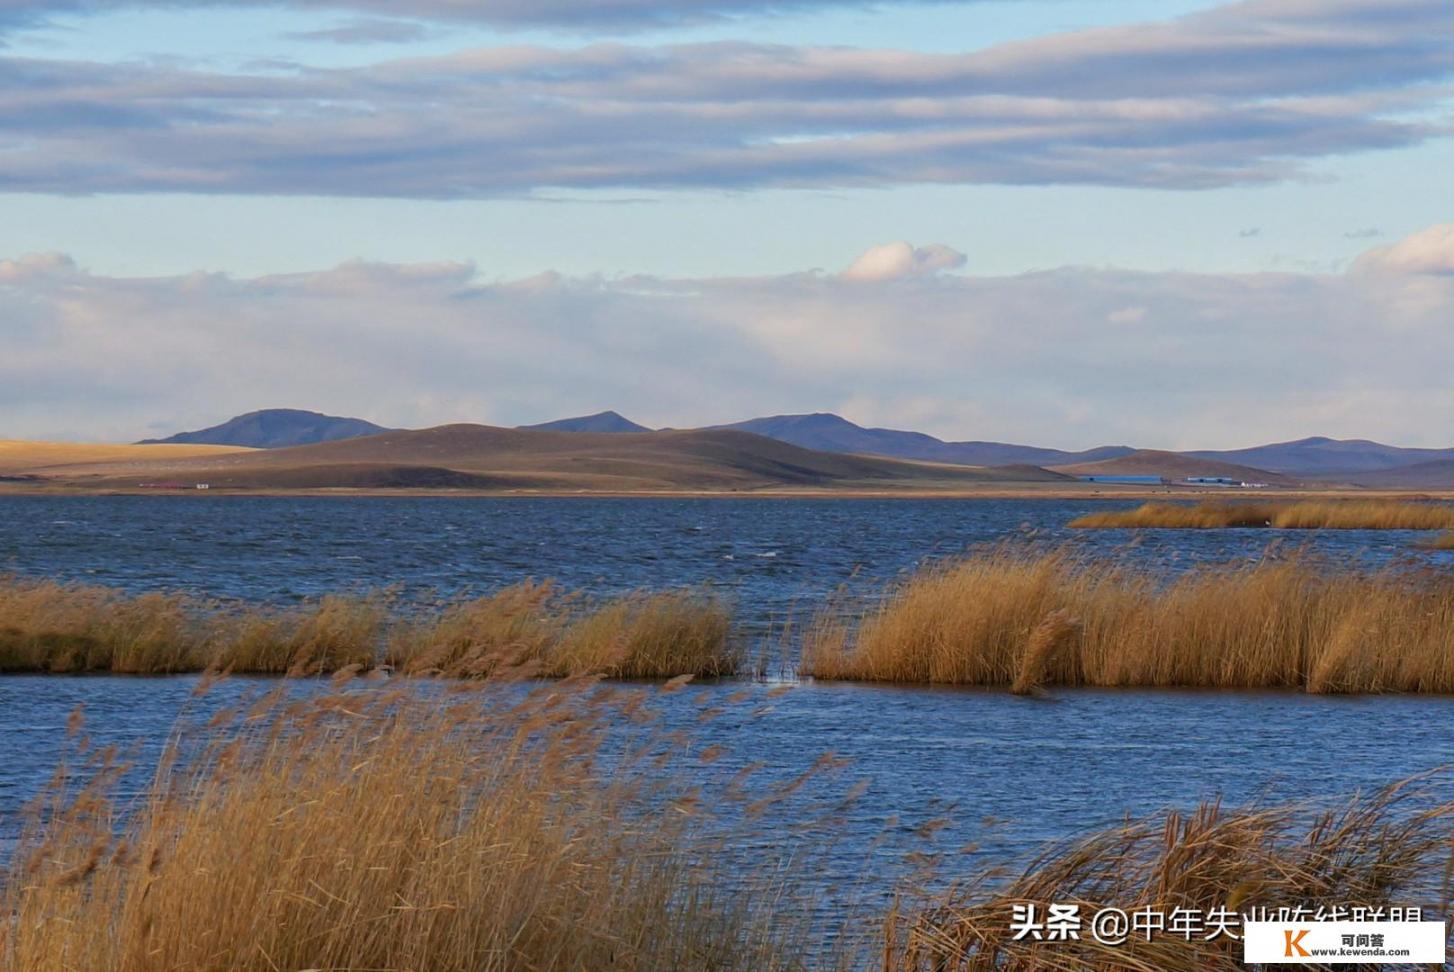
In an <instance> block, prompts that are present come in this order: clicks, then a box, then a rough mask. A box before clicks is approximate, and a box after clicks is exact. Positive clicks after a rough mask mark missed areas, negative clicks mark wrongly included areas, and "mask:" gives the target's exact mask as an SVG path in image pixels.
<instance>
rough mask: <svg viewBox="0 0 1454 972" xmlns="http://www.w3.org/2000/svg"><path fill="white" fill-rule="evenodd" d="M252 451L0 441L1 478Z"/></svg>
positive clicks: (202, 447) (196, 447)
mask: <svg viewBox="0 0 1454 972" xmlns="http://www.w3.org/2000/svg"><path fill="white" fill-rule="evenodd" d="M251 451H252V450H251V449H240V448H238V447H236V446H214V445H117V444H113V443H80V442H26V441H22V440H18V439H0V475H16V474H24V473H40V472H47V471H53V470H56V469H61V468H65V467H74V466H95V465H101V464H121V465H123V466H125V465H127V464H131V463H166V462H177V461H181V460H191V459H210V458H214V457H217V456H223V455H229V454H245V453H248V452H251Z"/></svg>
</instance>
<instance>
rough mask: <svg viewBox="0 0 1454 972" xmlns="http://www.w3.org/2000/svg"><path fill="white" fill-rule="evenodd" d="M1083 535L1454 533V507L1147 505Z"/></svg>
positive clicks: (1381, 503) (1383, 502)
mask: <svg viewBox="0 0 1454 972" xmlns="http://www.w3.org/2000/svg"><path fill="white" fill-rule="evenodd" d="M1070 525H1071V526H1072V527H1075V528H1077V529H1092V530H1094V529H1100V530H1108V529H1120V530H1125V529H1158V530H1222V529H1228V528H1231V527H1243V528H1248V527H1250V528H1268V529H1278V530H1451V529H1454V506H1451V505H1449V504H1445V503H1426V502H1419V501H1415V500H1400V499H1369V500H1356V499H1323V500H1300V501H1296V502H1259V503H1233V502H1226V501H1215V500H1213V501H1208V502H1202V503H1197V504H1195V505H1191V504H1183V503H1144V504H1142V505H1141V506H1138V507H1136V508H1135V509H1132V510H1113V511H1110V512H1106V513H1091V514H1088V515H1086V516H1082V517H1079V518H1078V519H1075V520H1072V521H1071V523H1070Z"/></svg>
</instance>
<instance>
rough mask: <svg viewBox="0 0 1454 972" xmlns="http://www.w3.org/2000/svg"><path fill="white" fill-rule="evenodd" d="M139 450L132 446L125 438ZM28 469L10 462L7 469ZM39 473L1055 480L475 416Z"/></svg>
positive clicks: (110, 484) (735, 435) (136, 479)
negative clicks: (341, 437)
mask: <svg viewBox="0 0 1454 972" xmlns="http://www.w3.org/2000/svg"><path fill="white" fill-rule="evenodd" d="M133 448H137V447H133ZM26 472H30V470H27V469H23V468H21V469H17V470H16V473H26ZM46 475H49V476H54V477H57V478H55V481H56V482H64V483H68V484H69V483H85V484H87V485H89V486H93V487H101V488H127V489H131V488H136V487H137V486H138V485H139V484H141V483H148V482H150V483H157V482H164V483H207V484H209V486H210V488H213V489H229V488H233V489H338V488H355V489H435V488H455V489H478V490H542V491H567V492H573V493H574V492H636V491H645V492H663V491H675V490H709V491H734V490H748V491H750V490H762V489H783V488H788V489H803V488H807V489H846V490H871V491H874V492H879V491H886V492H892V491H902V490H908V489H914V490H957V489H974V488H979V487H983V486H991V487H996V488H999V487H1003V486H1005V485H1009V484H1016V483H1025V482H1035V483H1064V482H1066V481H1067V477H1065V476H1062V475H1060V474H1058V473H1052V472H1047V471H1046V470H1044V469H1039V468H1030V467H1013V468H1002V469H966V468H963V467H960V466H953V465H938V464H933V463H921V462H908V461H905V460H902V459H891V458H883V457H878V456H846V455H838V454H833V453H824V452H814V451H811V450H808V449H803V448H800V447H798V446H795V445H791V444H789V443H786V442H779V441H777V440H774V439H769V438H766V437H764V436H759V435H751V434H749V433H746V432H736V431H731V430H726V429H719V430H695V431H683V432H671V431H661V432H645V433H642V434H639V435H616V434H611V433H599V432H595V433H593V432H582V433H574V434H568V435H566V434H561V433H559V432H549V431H540V430H538V429H503V428H494V427H491V426H485V425H445V426H440V427H438V428H433V429H421V430H418V431H409V432H386V433H382V434H380V435H374V436H368V437H365V438H354V439H348V440H346V441H336V442H322V443H318V444H315V445H304V446H295V447H293V448H287V449H260V450H253V451H238V452H236V453H228V454H226V455H221V456H200V457H196V458H179V459H175V460H174V459H165V458H157V459H155V460H150V461H140V460H139V459H135V460H127V461H124V462H114V463H105V462H102V463H95V464H88V465H86V466H84V467H81V468H74V467H72V468H66V469H62V470H58V471H54V472H50V471H46Z"/></svg>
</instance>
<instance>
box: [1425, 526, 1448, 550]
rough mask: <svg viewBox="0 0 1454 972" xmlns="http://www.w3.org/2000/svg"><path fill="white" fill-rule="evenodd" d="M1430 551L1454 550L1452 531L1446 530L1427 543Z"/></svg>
mask: <svg viewBox="0 0 1454 972" xmlns="http://www.w3.org/2000/svg"><path fill="white" fill-rule="evenodd" d="M1428 546H1429V549H1430V550H1454V530H1446V531H1445V532H1443V533H1441V534H1439V535H1438V536H1437V537H1435V538H1434V539H1432V540H1430V541H1429V544H1428Z"/></svg>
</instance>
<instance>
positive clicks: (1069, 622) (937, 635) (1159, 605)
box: [799, 549, 1454, 693]
mask: <svg viewBox="0 0 1454 972" xmlns="http://www.w3.org/2000/svg"><path fill="white" fill-rule="evenodd" d="M799 671H800V672H801V674H804V675H809V676H814V677H818V678H827V679H854V680H869V681H884V682H923V683H930V682H937V683H949V684H959V685H991V686H1011V687H1013V688H1014V689H1015V690H1016V691H1018V692H1022V693H1026V692H1030V691H1033V690H1034V689H1035V688H1036V687H1037V686H1040V685H1087V686H1128V687H1129V686H1142V687H1147V686H1156V687H1172V686H1183V687H1197V688H1228V689H1231V688H1282V689H1301V690H1305V691H1308V692H1432V693H1449V692H1454V578H1449V577H1446V576H1443V575H1435V574H1431V573H1423V574H1417V575H1403V574H1396V573H1392V572H1389V573H1378V574H1364V573H1347V572H1344V573H1327V572H1322V571H1319V570H1316V569H1314V568H1313V567H1312V566H1311V565H1309V564H1307V563H1305V562H1303V560H1302V559H1300V558H1299V557H1297V556H1293V557H1291V558H1288V559H1271V558H1267V559H1263V560H1262V561H1260V562H1258V563H1256V564H1253V565H1251V566H1243V567H1235V566H1233V567H1199V568H1196V569H1193V570H1190V571H1188V572H1187V573H1185V574H1183V575H1181V576H1180V577H1177V578H1174V579H1171V580H1169V581H1164V582H1158V581H1157V580H1155V579H1153V578H1151V577H1149V576H1147V575H1146V574H1145V573H1144V572H1140V571H1136V570H1134V569H1131V568H1126V567H1120V566H1115V565H1111V564H1107V563H1102V562H1094V563H1082V562H1078V561H1076V560H1075V559H1074V558H1073V557H1071V556H1070V555H1069V554H1068V553H1066V552H1064V551H1059V552H1054V553H1050V554H1030V553H1021V552H1015V551H1012V550H1008V549H1000V550H997V551H994V552H990V553H987V554H983V555H980V556H975V557H971V558H969V559H966V560H961V561H953V562H948V563H941V564H936V565H933V566H930V567H928V568H925V569H924V570H922V571H920V572H918V573H917V574H914V575H912V576H910V577H908V578H906V579H904V580H902V581H900V582H898V583H896V584H894V585H893V586H891V587H890V589H889V590H888V591H887V592H885V593H884V594H883V596H882V597H874V598H867V599H865V600H864V601H863V602H862V603H857V604H853V603H850V604H844V603H842V602H841V601H840V602H838V603H833V604H830V605H828V606H827V607H826V608H825V609H824V610H822V611H821V612H820V613H819V614H818V616H817V617H816V618H815V619H814V620H813V622H812V623H811V624H809V625H808V627H807V629H806V630H805V632H804V635H803V645H802V660H801V664H800V668H799Z"/></svg>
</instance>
